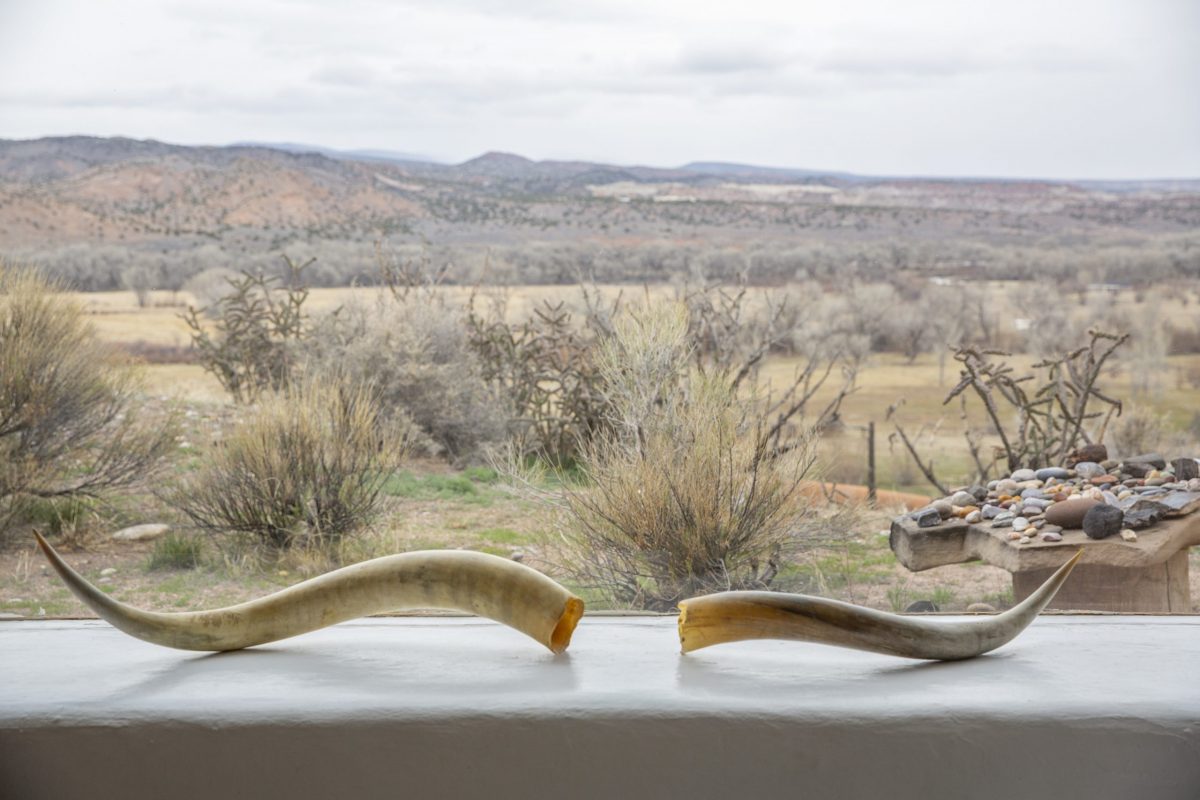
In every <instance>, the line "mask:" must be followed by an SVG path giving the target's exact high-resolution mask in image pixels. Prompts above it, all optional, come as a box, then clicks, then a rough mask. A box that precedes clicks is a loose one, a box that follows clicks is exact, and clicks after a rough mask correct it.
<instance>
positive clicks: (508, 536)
mask: <svg viewBox="0 0 1200 800" xmlns="http://www.w3.org/2000/svg"><path fill="white" fill-rule="evenodd" d="M479 538H480V539H484V540H486V541H489V542H494V543H496V544H524V543H525V542H527V541H529V536H528V535H526V534H524V533H521V532H520V531H514V530H513V529H512V528H488V529H487V530H482V531H479Z"/></svg>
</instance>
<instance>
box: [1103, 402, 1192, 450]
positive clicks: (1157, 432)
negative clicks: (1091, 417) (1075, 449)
mask: <svg viewBox="0 0 1200 800" xmlns="http://www.w3.org/2000/svg"><path fill="white" fill-rule="evenodd" d="M1196 444H1197V441H1196V431H1195V430H1194V427H1193V428H1188V429H1186V430H1178V429H1177V428H1176V427H1175V426H1173V425H1172V424H1171V418H1170V415H1168V414H1156V413H1154V412H1153V411H1151V410H1150V409H1148V408H1144V407H1135V408H1134V409H1133V411H1132V412H1130V413H1128V414H1125V415H1124V416H1122V417H1121V418H1120V419H1119V420H1116V421H1115V422H1114V424H1113V425H1112V426H1111V427H1110V428H1109V431H1108V445H1109V452H1110V454H1111V455H1112V456H1113V457H1114V458H1126V457H1129V456H1134V455H1138V454H1139V453H1151V452H1157V453H1162V454H1163V455H1164V456H1166V457H1167V458H1173V457H1175V456H1176V455H1189V454H1191V453H1192V452H1194V450H1195V447H1196Z"/></svg>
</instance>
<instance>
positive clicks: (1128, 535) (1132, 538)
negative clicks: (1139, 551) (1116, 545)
mask: <svg viewBox="0 0 1200 800" xmlns="http://www.w3.org/2000/svg"><path fill="white" fill-rule="evenodd" d="M1121 538H1122V539H1124V540H1125V541H1127V542H1136V541H1137V534H1136V533H1134V532H1133V531H1131V530H1129V528H1126V529H1125V530H1123V531H1121Z"/></svg>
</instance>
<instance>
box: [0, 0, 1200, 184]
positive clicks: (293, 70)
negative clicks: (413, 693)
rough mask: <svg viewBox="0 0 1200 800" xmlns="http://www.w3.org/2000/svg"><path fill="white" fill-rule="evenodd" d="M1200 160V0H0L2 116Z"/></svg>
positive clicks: (403, 146)
mask: <svg viewBox="0 0 1200 800" xmlns="http://www.w3.org/2000/svg"><path fill="white" fill-rule="evenodd" d="M69 133H86V134H96V135H125V136H133V137H137V138H154V139H161V140H164V141H170V142H181V143H186V144H225V143H229V142H234V141H241V140H256V141H290V142H306V143H314V144H321V145H326V146H330V147H338V148H378V149H390V150H399V151H405V152H410V153H418V154H424V155H427V156H430V157H433V158H436V159H438V160H444V161H461V160H464V159H467V158H470V157H472V156H475V155H478V154H480V153H482V152H484V151H487V150H505V151H509V152H516V153H521V154H523V155H527V156H530V157H533V158H560V159H574V158H578V159H589V160H600V161H608V162H616V163H626V164H632V163H640V164H653V165H659V166H674V165H679V164H683V163H685V162H688V161H694V160H720V161H740V162H747V163H754V164H767V165H776V166H792V167H807V168H820V169H835V170H847V171H853V172H861V173H873V174H923V175H995V176H1034V177H1080V178H1100V177H1112V178H1133V177H1200V2H1197V0H1123V1H1121V2H1116V1H1113V0H1070V1H1069V2H1055V0H1036V1H1034V2H1026V1H1025V0H1003V2H965V0H964V1H960V0H947V2H916V1H915V0H907V1H906V2H897V1H895V0H880V2H863V1H861V0H820V1H819V2H809V1H808V0H784V1H783V2H766V1H765V0H730V1H729V2H720V3H718V2H702V1H701V0H679V2H675V1H674V0H630V1H628V2H627V1H626V0H606V1H605V2H600V0H525V2H485V0H430V2H372V1H371V0H343V1H342V2H320V1H318V0H311V1H310V2H281V1H278V0H277V1H275V2H258V1H257V0H256V1H255V2H250V0H195V1H194V2H193V1H191V0H188V1H181V2H168V1H165V0H161V1H159V2H128V1H126V2H95V1H94V0H0V137H2V138H32V137H37V136H44V135H54V134H69Z"/></svg>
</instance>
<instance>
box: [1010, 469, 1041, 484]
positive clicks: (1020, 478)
mask: <svg viewBox="0 0 1200 800" xmlns="http://www.w3.org/2000/svg"><path fill="white" fill-rule="evenodd" d="M1010 477H1012V479H1013V480H1014V481H1016V482H1017V483H1022V482H1024V481H1031V480H1034V479H1035V478H1037V473H1036V472H1034V471H1033V470H1031V469H1019V470H1017V471H1016V472H1014V473H1013V474H1012V475H1011V476H1010Z"/></svg>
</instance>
